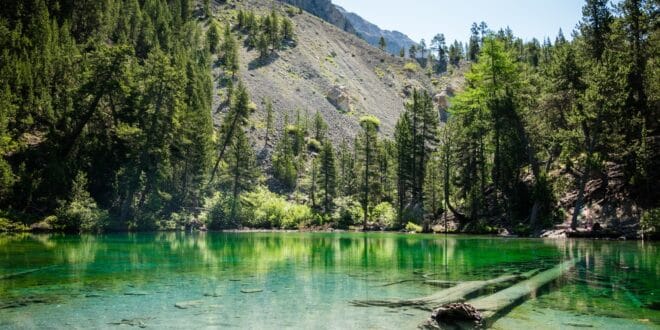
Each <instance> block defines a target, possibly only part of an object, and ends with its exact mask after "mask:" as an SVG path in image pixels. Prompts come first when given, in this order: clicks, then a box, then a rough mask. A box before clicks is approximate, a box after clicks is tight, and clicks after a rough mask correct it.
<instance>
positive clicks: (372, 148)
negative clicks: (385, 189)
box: [359, 116, 380, 230]
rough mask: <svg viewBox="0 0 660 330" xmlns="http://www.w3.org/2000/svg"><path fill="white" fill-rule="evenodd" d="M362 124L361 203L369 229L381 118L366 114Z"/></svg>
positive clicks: (375, 183) (365, 224) (364, 222)
mask: <svg viewBox="0 0 660 330" xmlns="http://www.w3.org/2000/svg"><path fill="white" fill-rule="evenodd" d="M360 126H361V127H362V132H361V133H360V140H359V141H360V143H359V144H360V149H361V150H360V157H361V158H360V162H361V167H362V170H361V172H362V173H361V175H362V177H361V181H362V183H361V185H360V190H361V191H360V194H361V203H362V212H363V214H364V218H363V229H364V230H366V229H367V222H368V220H369V212H370V210H371V207H372V205H373V204H374V198H373V195H374V192H375V191H377V187H376V186H375V185H377V181H376V180H375V178H376V176H377V171H378V168H377V162H376V160H377V159H376V156H377V150H378V149H377V148H378V130H379V128H380V120H378V118H376V117H374V116H364V117H362V118H360Z"/></svg>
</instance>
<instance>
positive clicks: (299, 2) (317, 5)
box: [280, 0, 357, 34]
mask: <svg viewBox="0 0 660 330" xmlns="http://www.w3.org/2000/svg"><path fill="white" fill-rule="evenodd" d="M280 1H282V2H286V3H288V4H290V5H293V6H296V7H298V8H301V9H303V10H305V11H307V12H310V13H312V14H314V15H316V16H318V17H320V18H322V19H324V20H325V21H327V22H328V23H330V24H332V25H334V26H336V27H338V28H340V29H342V30H344V31H346V32H349V33H353V34H356V33H357V32H356V31H355V28H353V25H352V24H351V23H350V22H349V20H348V19H347V18H346V17H345V16H344V14H343V13H342V12H341V11H340V10H339V9H337V7H335V5H334V4H332V1H330V0H280Z"/></svg>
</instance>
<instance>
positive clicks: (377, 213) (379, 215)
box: [371, 202, 397, 229]
mask: <svg viewBox="0 0 660 330" xmlns="http://www.w3.org/2000/svg"><path fill="white" fill-rule="evenodd" d="M396 217H397V216H396V210H395V209H394V207H393V206H392V204H390V203H388V202H382V203H380V204H378V205H376V206H374V208H373V210H371V219H373V221H375V222H377V223H379V224H380V225H382V226H383V227H385V228H387V229H394V228H396V226H397V221H396Z"/></svg>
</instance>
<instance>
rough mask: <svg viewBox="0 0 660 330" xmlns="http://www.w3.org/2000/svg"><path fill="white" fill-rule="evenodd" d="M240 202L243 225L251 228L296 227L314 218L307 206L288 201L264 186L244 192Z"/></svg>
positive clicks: (306, 223)
mask: <svg viewBox="0 0 660 330" xmlns="http://www.w3.org/2000/svg"><path fill="white" fill-rule="evenodd" d="M242 203H243V209H242V210H243V216H242V218H243V219H245V221H244V222H243V225H245V226H248V227H251V228H282V229H298V228H299V227H301V226H305V225H308V224H309V223H311V222H312V221H313V219H314V215H313V213H312V210H311V209H310V208H309V207H308V206H306V205H299V204H295V203H292V202H289V201H287V200H285V199H284V197H282V196H280V195H277V194H275V193H272V192H270V191H268V190H267V189H265V188H259V189H257V190H255V191H254V192H251V193H248V194H245V196H244V197H243V199H242Z"/></svg>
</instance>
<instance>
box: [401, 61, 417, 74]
mask: <svg viewBox="0 0 660 330" xmlns="http://www.w3.org/2000/svg"><path fill="white" fill-rule="evenodd" d="M403 70H404V71H406V72H410V73H415V72H417V71H419V64H417V63H415V62H406V64H404V65H403Z"/></svg>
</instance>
